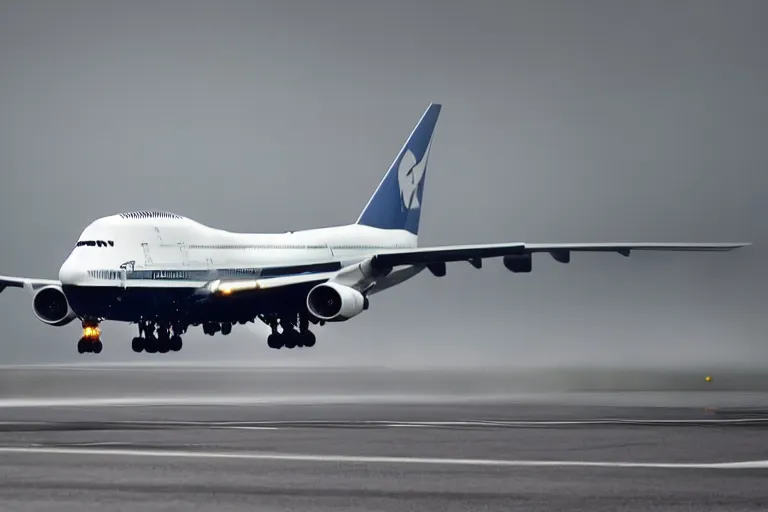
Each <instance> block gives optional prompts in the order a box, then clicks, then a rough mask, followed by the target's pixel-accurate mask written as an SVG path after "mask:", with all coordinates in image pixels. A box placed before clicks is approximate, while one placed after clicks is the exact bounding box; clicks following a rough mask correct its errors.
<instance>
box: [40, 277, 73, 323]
mask: <svg viewBox="0 0 768 512" xmlns="http://www.w3.org/2000/svg"><path fill="white" fill-rule="evenodd" d="M32 310H33V311H34V312H35V316H36V317H37V319H38V320H40V321H41V322H43V323H45V324H48V325H52V326H54V327H61V326H63V325H67V324H68V323H70V322H71V321H72V320H74V319H75V318H77V315H75V312H74V311H72V309H71V308H70V307H69V302H67V297H66V296H65V295H64V292H63V291H62V290H61V288H60V287H59V286H56V285H49V286H45V287H43V288H40V289H39V290H38V291H37V293H35V296H34V297H33V298H32Z"/></svg>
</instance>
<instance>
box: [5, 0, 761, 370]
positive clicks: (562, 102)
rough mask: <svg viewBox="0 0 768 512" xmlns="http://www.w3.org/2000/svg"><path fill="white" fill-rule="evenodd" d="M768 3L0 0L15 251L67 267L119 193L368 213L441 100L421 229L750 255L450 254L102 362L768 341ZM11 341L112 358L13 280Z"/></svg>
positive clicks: (28, 351)
mask: <svg viewBox="0 0 768 512" xmlns="http://www.w3.org/2000/svg"><path fill="white" fill-rule="evenodd" d="M766 19H768V4H766V3H765V2H761V1H759V0H755V1H736V0H724V1H720V2H714V1H707V0H691V1H681V0H678V1H675V2H670V1H668V0H658V1H644V2H632V3H630V2H615V1H614V0H604V1H582V2H573V1H569V0H564V1H560V2H554V1H539V0H536V1H533V0H530V1H518V2H512V1H509V0H499V1H478V0H473V1H472V2H469V1H467V2H461V3H459V2H448V1H440V0H431V1H407V2H406V1H400V0H387V1H385V2H382V1H375V2H374V1H371V2H361V1H353V0H349V1H348V2H331V1H325V2H320V1H317V0H306V1H294V0H291V1H287V0H279V1H272V2H265V1H263V2H247V1H240V2H236V1H217V2H198V1H188V0H185V1H181V0H176V1H161V2H149V1H144V2H142V1H134V2H116V1H115V2H110V1H105V0H98V1H97V0H94V1H91V2H85V1H59V0H56V1H54V0H49V1H21V0H19V1H9V0H5V1H3V2H2V4H0V169H2V171H1V172H2V175H1V176H2V181H0V215H1V216H2V224H1V225H0V234H1V235H2V238H1V239H2V241H3V243H2V245H0V273H3V274H9V275H27V276H35V277H56V275H57V273H58V268H59V266H60V264H61V262H62V261H63V259H64V258H65V257H66V256H67V254H68V252H69V251H70V250H71V248H72V246H73V243H74V242H75V241H76V239H77V237H78V235H79V234H80V232H81V231H82V229H83V228H84V227H85V226H86V225H87V224H88V223H90V222H91V221H92V220H94V219H95V218H97V217H100V216H104V215H109V214H112V213H115V212H120V211H131V210H137V209H146V208H158V209H165V210H170V211H174V212H177V213H180V214H183V215H186V216H189V217H192V218H194V219H196V220H198V221H200V222H203V223H206V224H209V225H213V226H216V227H221V228H225V229H230V230H235V231H255V232H270V231H277V232H282V231H286V230H294V229H302V228H311V227H320V226H327V225H336V224H344V223H348V222H352V221H354V219H355V218H356V216H357V215H358V213H359V211H360V209H361V208H362V207H363V206H364V204H365V202H366V201H367V199H368V197H369V195H370V194H371V192H372V191H373V189H374V188H375V186H376V185H377V183H378V182H379V180H380V178H381V176H382V174H383V173H384V172H385V171H386V169H387V167H388V166H389V164H390V162H391V161H392V159H393V158H394V156H395V153H396V152H397V150H398V149H399V148H400V146H401V144H402V143H403V141H404V139H405V137H406V136H407V134H408V133H409V131H410V130H411V128H412V127H413V125H414V123H415V122H416V120H417V119H418V117H419V116H420V115H421V113H422V112H423V110H424V109H425V108H426V106H427V104H428V103H429V102H430V101H438V102H442V103H443V105H444V108H443V114H442V116H441V119H440V121H439V123H438V127H437V131H436V134H435V140H434V144H433V146H432V153H431V157H430V168H429V177H428V179H427V190H426V193H425V197H424V201H425V203H424V213H423V215H422V222H421V237H420V243H422V244H424V245H428V244H452V243H469V242H491V241H505V240H506V241H520V240H523V241H529V242H556V241H562V242H566V241H649V240H654V241H752V242H755V244H756V245H755V246H753V247H751V248H747V249H743V250H740V251H736V252H733V253H728V254H671V253H657V254H635V255H633V257H632V258H629V259H625V258H622V257H620V256H618V255H610V254H606V255H601V254H592V255H577V256H575V257H574V258H573V261H572V263H571V264H570V265H559V264H557V263H555V262H554V261H553V260H552V259H551V258H549V257H547V256H546V255H540V256H539V257H538V258H535V261H534V272H533V273H532V274H530V275H523V276H514V275H512V274H510V273H509V272H507V271H506V270H505V269H504V268H503V267H502V266H501V263H500V261H494V260H489V261H488V262H487V264H486V267H485V268H484V269H482V270H481V271H478V270H475V269H474V268H472V267H471V266H470V265H468V264H453V265H451V266H449V271H448V276H446V277H445V278H443V279H438V278H434V277H432V276H431V275H430V274H423V275H421V276H419V277H418V278H416V279H414V280H413V281H411V282H408V283H406V284H405V285H403V286H401V287H399V288H397V289H395V290H392V291H390V292H388V293H384V294H381V295H377V296H376V297H375V298H374V299H373V300H372V308H371V310H369V311H368V312H366V313H365V314H363V315H362V316H360V317H357V318H355V319H353V320H352V321H350V322H349V323H347V324H337V325H332V326H326V327H324V328H322V329H319V330H318V338H319V341H318V344H317V346H316V347H315V348H313V349H311V350H307V349H304V350H294V351H287V350H282V351H279V352H278V351H274V350H270V349H268V348H267V346H266V343H265V341H264V336H265V335H266V333H267V328H266V327H263V326H261V327H255V328H252V329H250V330H249V329H246V328H244V327H236V329H235V331H234V333H233V335H232V336H230V337H228V338H224V337H220V336H217V337H215V338H210V337H207V336H203V334H202V332H199V330H198V331H194V332H192V333H190V334H188V335H187V338H186V345H185V348H184V351H183V352H182V353H179V354H174V355H170V354H169V355H168V356H166V357H161V356H148V355H144V354H142V355H141V356H138V355H135V354H133V353H132V352H131V351H130V343H129V340H130V338H131V337H132V336H133V332H134V331H133V328H132V327H130V328H129V327H128V326H124V325H121V324H113V323H106V324H104V326H103V331H104V340H105V349H104V352H103V353H102V354H101V355H100V356H99V359H98V360H102V361H119V360H125V361H137V360H141V361H150V360H152V361H158V362H159V361H161V360H164V361H171V360H211V359H236V360H238V361H241V362H247V361H253V362H260V361H267V362H273V361H277V362H296V363H311V362H329V361H333V362H335V363H339V362H343V361H346V362H350V363H356V364H378V363H389V364H396V363H406V362H410V363H415V364H423V363H466V364H469V363H477V364H483V363H488V364H490V363H493V364H499V363H501V364H510V365H513V364H515V365H521V364H522V365H526V364H569V363H571V362H577V363H582V362H593V363H601V364H602V363H605V364H608V363H622V364H648V363H650V364H660V365H666V364H680V363H691V364H693V363H710V362H715V361H719V362H727V363H739V362H743V363H747V362H758V363H759V362H761V361H763V360H768V339H767V338H766V332H768V329H766V328H767V327H768V320H767V319H766V316H767V315H766V314H765V304H766V302H765V299H764V297H765V296H766V292H767V291H768V289H767V283H768V280H767V279H766V270H765V259H764V254H765V253H764V249H763V245H764V243H765V242H766V241H768V240H766V229H765V225H764V222H765V221H764V219H765V218H766V214H767V213H768V201H767V200H766V199H765V191H766V186H767V185H768V170H767V167H766V164H767V163H768V144H766V134H768V96H766V91H768V66H766V61H765V54H764V51H765V49H766V48H768V31H767V30H766V25H765V20H766ZM0 324H2V326H3V328H4V336H3V337H2V352H1V354H2V355H0V361H2V362H4V363H34V362H56V361H72V362H75V361H84V360H93V361H96V360H97V358H96V356H93V355H89V356H87V357H85V356H80V355H78V354H77V352H76V349H75V342H76V340H77V338H78V337H79V325H78V324H77V323H72V324H70V325H69V326H67V327H64V328H60V329H56V328H52V327H48V326H46V325H44V324H42V323H40V322H38V321H37V320H36V319H35V318H34V316H33V314H32V311H31V298H30V296H29V295H27V294H25V293H24V292H21V291H18V290H7V291H6V292H4V293H3V294H2V295H0Z"/></svg>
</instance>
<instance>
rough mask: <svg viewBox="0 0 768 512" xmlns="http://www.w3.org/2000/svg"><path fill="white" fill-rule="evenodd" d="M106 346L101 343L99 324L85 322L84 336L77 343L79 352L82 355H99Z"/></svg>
mask: <svg viewBox="0 0 768 512" xmlns="http://www.w3.org/2000/svg"><path fill="white" fill-rule="evenodd" d="M102 348H104V345H103V344H102V343H101V329H99V323H98V322H91V321H88V320H83V336H82V337H81V338H80V340H78V342H77V351H78V352H79V353H81V354H85V353H91V354H99V353H101V349H102Z"/></svg>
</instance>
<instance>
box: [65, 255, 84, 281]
mask: <svg viewBox="0 0 768 512" xmlns="http://www.w3.org/2000/svg"><path fill="white" fill-rule="evenodd" d="M87 275H88V273H87V272H86V270H85V269H84V268H83V266H82V265H80V264H79V263H78V262H77V260H75V259H74V258H72V257H69V258H67V260H66V261H65V262H64V264H63V265H62V266H61V268H60V269H59V281H61V284H78V283H82V282H83V281H84V280H85V278H86V277H87Z"/></svg>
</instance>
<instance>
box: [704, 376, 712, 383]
mask: <svg viewBox="0 0 768 512" xmlns="http://www.w3.org/2000/svg"><path fill="white" fill-rule="evenodd" d="M704 380H705V381H707V382H712V376H711V375H707V376H706V377H705V378H704Z"/></svg>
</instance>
